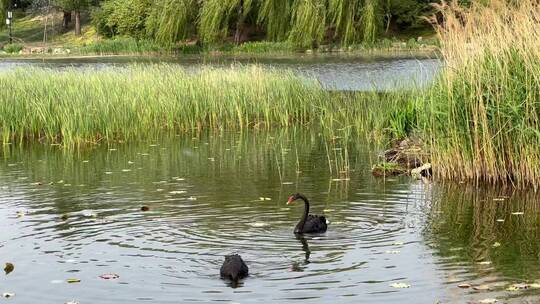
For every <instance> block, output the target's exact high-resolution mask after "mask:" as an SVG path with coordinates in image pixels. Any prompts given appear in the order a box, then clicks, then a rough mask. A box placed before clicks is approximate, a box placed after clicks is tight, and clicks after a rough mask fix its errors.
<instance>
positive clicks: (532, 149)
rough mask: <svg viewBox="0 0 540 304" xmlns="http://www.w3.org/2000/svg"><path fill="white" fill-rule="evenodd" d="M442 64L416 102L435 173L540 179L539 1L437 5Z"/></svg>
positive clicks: (525, 182)
mask: <svg viewBox="0 0 540 304" xmlns="http://www.w3.org/2000/svg"><path fill="white" fill-rule="evenodd" d="M440 9H441V12H442V13H443V14H444V16H445V18H444V20H445V23H444V24H442V25H440V26H439V28H438V33H439V35H440V38H441V43H442V48H441V53H442V56H443V58H444V60H445V62H446V65H447V68H446V69H445V70H444V72H443V73H442V74H441V76H440V78H439V79H438V80H437V81H436V82H435V84H434V85H433V87H432V88H431V89H430V90H428V91H427V92H426V93H425V95H423V96H421V98H420V99H419V101H418V102H417V103H416V111H417V112H418V113H417V117H418V118H419V121H418V123H419V127H420V129H421V130H422V133H423V134H424V135H425V138H426V139H427V142H428V143H429V144H430V145H431V152H432V153H431V154H432V160H433V162H434V163H435V168H436V171H435V172H436V174H437V175H439V176H440V177H444V178H448V179H455V180H474V181H483V182H503V183H508V184H512V185H515V186H518V187H527V186H532V187H534V188H535V189H536V188H538V185H539V184H540V183H539V182H538V181H539V180H540V149H538V147H539V146H540V119H539V117H540V106H539V101H540V78H539V76H538V75H540V51H539V50H540V7H538V5H537V4H536V1H532V0H527V1H520V2H519V3H516V4H509V3H508V2H507V1H502V0H501V1H498V0H497V1H491V2H490V4H489V5H480V4H475V5H473V6H472V7H471V8H470V9H463V8H462V7H460V6H458V5H457V3H453V4H450V5H445V6H442V7H441V8H440Z"/></svg>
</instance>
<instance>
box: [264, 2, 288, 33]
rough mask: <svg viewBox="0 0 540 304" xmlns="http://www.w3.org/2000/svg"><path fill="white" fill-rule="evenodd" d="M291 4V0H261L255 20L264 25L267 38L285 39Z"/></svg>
mask: <svg viewBox="0 0 540 304" xmlns="http://www.w3.org/2000/svg"><path fill="white" fill-rule="evenodd" d="M292 4H293V1H292V0H261V5H260V7H259V12H258V13H259V14H258V19H257V22H258V23H259V24H262V25H264V26H265V27H266V38H267V39H269V40H272V41H283V40H285V39H287V33H288V31H289V24H290V20H291V7H292Z"/></svg>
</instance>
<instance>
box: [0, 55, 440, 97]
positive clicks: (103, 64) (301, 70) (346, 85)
mask: <svg viewBox="0 0 540 304" xmlns="http://www.w3.org/2000/svg"><path fill="white" fill-rule="evenodd" d="M153 63H167V64H172V65H178V66H179V68H184V69H187V70H190V71H197V70H200V69H201V68H202V67H207V66H211V67H221V68H223V67H225V68H226V67H230V66H231V65H238V64H242V65H251V64H257V65H260V66H262V67H265V68H268V69H282V70H292V71H294V72H295V73H296V74H298V75H302V76H306V77H310V78H314V79H317V80H318V81H319V82H320V83H321V85H322V86H323V87H324V88H327V89H330V90H362V91H365V90H373V89H376V90H386V89H395V88H400V87H411V86H420V87H421V86H425V85H427V84H429V83H431V81H432V79H433V77H434V76H435V75H436V74H437V72H438V71H439V69H440V67H441V62H440V61H439V60H438V59H428V58H380V57H357V56H343V55H319V56H313V55H312V56H305V55H304V56H302V55H297V56H294V57H271V58H241V57H240V58H239V57H209V58H205V57H199V56H197V57H193V56H182V57H178V58H157V59H152V58H147V57H97V58H67V59H52V58H51V59H46V60H39V59H34V60H28V59H27V60H21V59H3V60H0V71H8V70H12V69H15V68H24V67H30V66H32V67H41V68H52V69H55V70H63V69H67V68H76V69H85V70H88V69H90V70H102V69H108V68H123V67H126V66H129V65H130V64H153Z"/></svg>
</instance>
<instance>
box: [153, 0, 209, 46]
mask: <svg viewBox="0 0 540 304" xmlns="http://www.w3.org/2000/svg"><path fill="white" fill-rule="evenodd" d="M198 10H199V8H198V1H197V0H160V1H156V2H154V4H153V7H152V10H151V13H150V15H149V16H148V18H147V20H146V31H147V33H148V34H149V35H150V36H151V37H153V38H154V39H155V40H156V41H158V42H160V43H162V44H165V45H171V44H174V43H175V42H176V41H178V40H180V39H183V38H186V37H187V36H188V35H189V34H190V32H191V31H193V30H194V28H192V26H191V25H192V24H194V23H195V21H196V19H197V13H198Z"/></svg>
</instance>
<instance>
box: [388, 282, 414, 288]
mask: <svg viewBox="0 0 540 304" xmlns="http://www.w3.org/2000/svg"><path fill="white" fill-rule="evenodd" d="M390 287H394V288H400V289H401V288H409V287H411V285H410V284H407V283H403V282H399V283H392V284H390Z"/></svg>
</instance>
